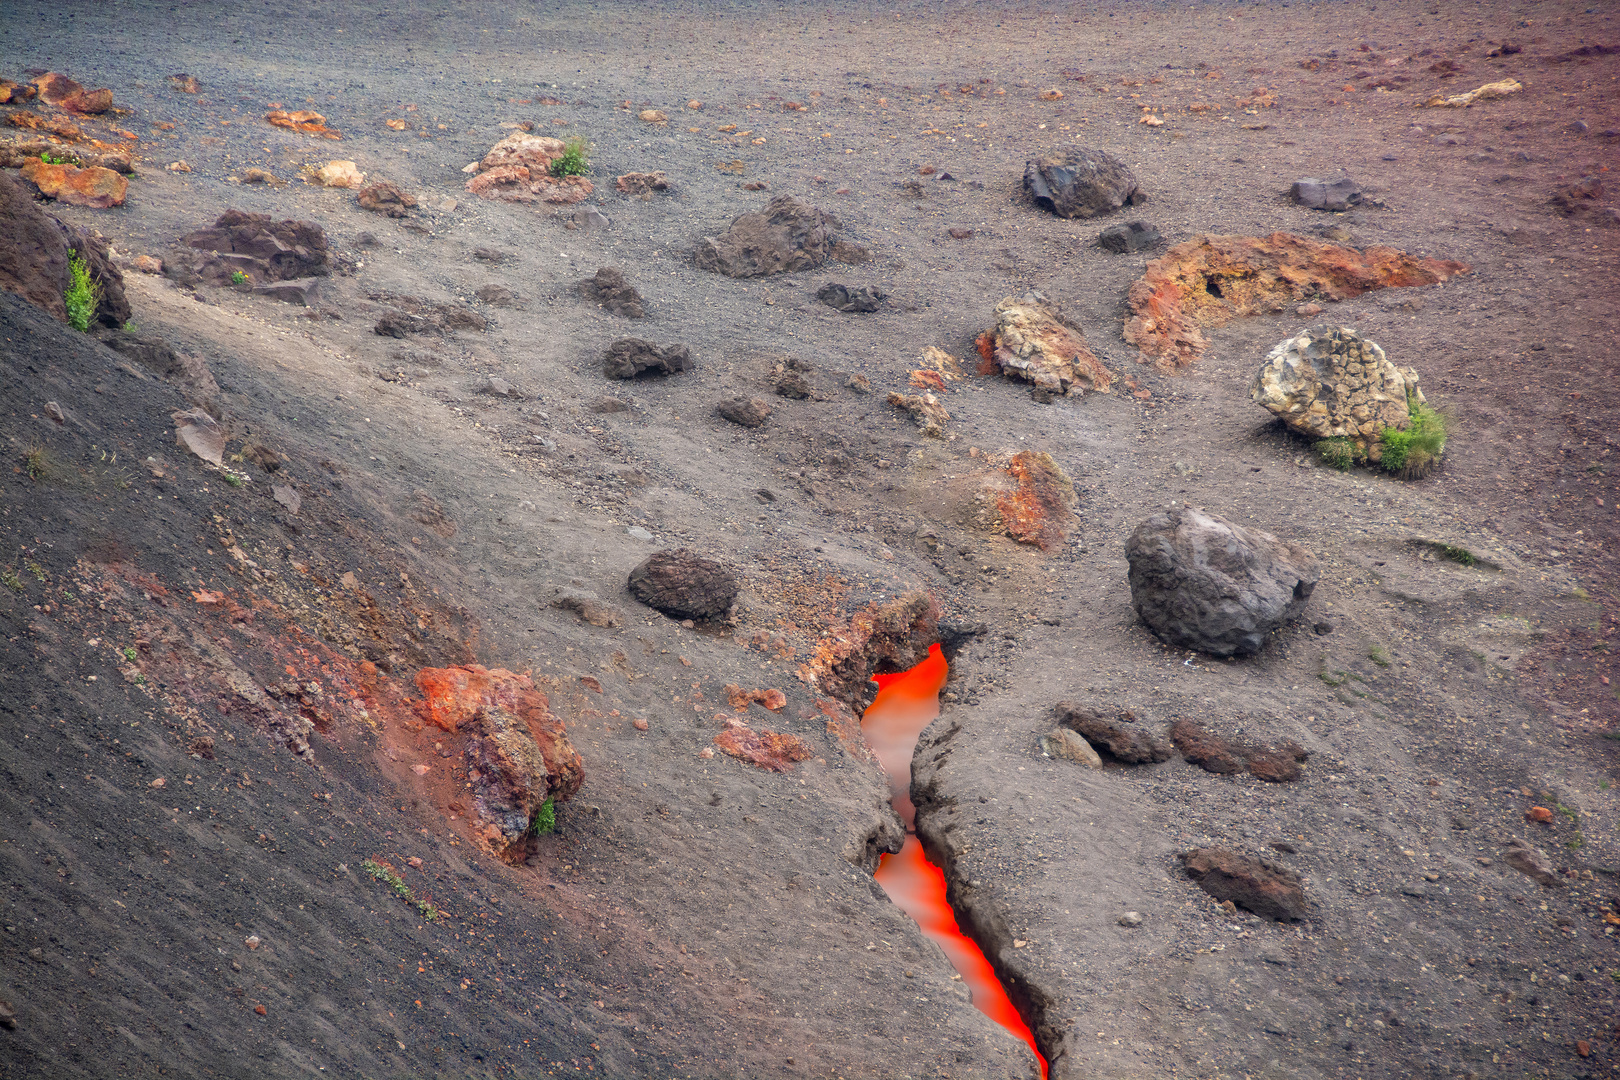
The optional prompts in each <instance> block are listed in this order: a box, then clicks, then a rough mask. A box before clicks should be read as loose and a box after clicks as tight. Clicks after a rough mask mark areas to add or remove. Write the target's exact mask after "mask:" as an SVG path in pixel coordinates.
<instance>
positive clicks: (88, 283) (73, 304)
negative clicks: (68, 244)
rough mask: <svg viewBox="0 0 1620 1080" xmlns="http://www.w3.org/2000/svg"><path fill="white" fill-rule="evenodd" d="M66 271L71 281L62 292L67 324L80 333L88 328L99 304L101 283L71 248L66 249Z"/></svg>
mask: <svg viewBox="0 0 1620 1080" xmlns="http://www.w3.org/2000/svg"><path fill="white" fill-rule="evenodd" d="M68 273H69V274H71V275H72V281H71V283H70V284H69V285H68V287H67V290H66V291H65V292H63V293H62V302H63V303H64V304H66V305H67V317H68V325H69V326H71V327H73V329H75V330H77V331H78V332H79V333H81V334H82V333H85V332H86V331H88V330H89V329H90V320H91V319H94V318H95V317H96V308H97V307H99V306H100V305H101V285H100V284H99V283H98V282H97V281H96V280H95V279H94V278H92V277H91V276H90V267H88V266H86V265H85V262H84V260H83V259H81V258H79V253H78V251H76V250H74V249H73V248H69V249H68Z"/></svg>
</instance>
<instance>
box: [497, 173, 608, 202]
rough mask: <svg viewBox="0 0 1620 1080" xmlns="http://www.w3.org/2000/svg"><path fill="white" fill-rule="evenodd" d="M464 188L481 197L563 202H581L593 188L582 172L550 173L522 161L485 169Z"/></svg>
mask: <svg viewBox="0 0 1620 1080" xmlns="http://www.w3.org/2000/svg"><path fill="white" fill-rule="evenodd" d="M466 188H467V190H468V191H469V192H471V193H472V194H474V195H477V196H478V197H479V198H480V199H490V200H494V201H500V202H521V203H529V202H548V203H557V204H560V205H564V206H566V205H569V204H571V203H577V202H583V201H584V200H585V199H587V198H589V197H590V194H591V192H592V191H594V190H595V188H593V187H592V186H591V182H590V181H589V180H587V179H585V178H584V177H583V176H551V175H549V174H547V173H541V172H535V171H534V170H532V169H530V168H528V167H527V166H525V165H501V166H498V167H496V168H493V169H488V170H485V171H484V172H481V173H479V174H478V175H477V176H474V177H473V178H472V179H471V180H468V181H467V184H466Z"/></svg>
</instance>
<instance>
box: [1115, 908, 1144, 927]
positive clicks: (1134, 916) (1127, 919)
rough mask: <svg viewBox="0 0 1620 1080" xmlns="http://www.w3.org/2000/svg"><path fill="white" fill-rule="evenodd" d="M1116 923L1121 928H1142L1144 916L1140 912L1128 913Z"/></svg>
mask: <svg viewBox="0 0 1620 1080" xmlns="http://www.w3.org/2000/svg"><path fill="white" fill-rule="evenodd" d="M1116 921H1117V922H1118V923H1119V925H1121V926H1141V925H1142V915H1141V913H1140V912H1136V911H1127V912H1126V913H1125V914H1123V915H1121V916H1120V917H1119V918H1118V920H1116Z"/></svg>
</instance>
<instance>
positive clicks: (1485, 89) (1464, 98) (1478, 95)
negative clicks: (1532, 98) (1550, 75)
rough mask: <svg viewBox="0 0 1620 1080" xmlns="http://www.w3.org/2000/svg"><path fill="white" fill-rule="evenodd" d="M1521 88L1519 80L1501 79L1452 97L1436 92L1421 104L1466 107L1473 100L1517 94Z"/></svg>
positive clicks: (1431, 106) (1488, 99)
mask: <svg viewBox="0 0 1620 1080" xmlns="http://www.w3.org/2000/svg"><path fill="white" fill-rule="evenodd" d="M1523 89H1524V84H1523V83H1521V82H1519V80H1517V79H1503V80H1501V81H1500V82H1493V83H1486V84H1485V85H1484V86H1480V87H1476V88H1475V89H1473V90H1470V91H1468V93H1466V94H1456V95H1454V96H1452V97H1446V96H1445V95H1443V94H1436V95H1435V96H1434V97H1432V98H1430V99H1429V100H1428V101H1425V102H1424V103H1423V104H1424V105H1426V106H1428V107H1430V108H1435V109H1466V108H1467V107H1468V106H1470V105H1472V104H1474V103H1475V102H1478V101H1492V100H1495V99H1496V98H1500V97H1507V96H1508V95H1509V94H1517V93H1518V92H1519V91H1520V90H1523Z"/></svg>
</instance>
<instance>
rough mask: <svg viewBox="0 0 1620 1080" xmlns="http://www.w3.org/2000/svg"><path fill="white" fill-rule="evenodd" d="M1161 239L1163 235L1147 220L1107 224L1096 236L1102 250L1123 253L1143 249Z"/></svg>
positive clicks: (1116, 253) (1117, 253)
mask: <svg viewBox="0 0 1620 1080" xmlns="http://www.w3.org/2000/svg"><path fill="white" fill-rule="evenodd" d="M1162 239H1164V237H1162V236H1160V235H1159V230H1158V229H1155V228H1154V227H1153V226H1151V225H1149V224H1148V223H1147V222H1145V221H1131V222H1127V223H1125V224H1124V225H1110V226H1108V228H1106V229H1104V230H1103V231H1102V235H1101V236H1099V237H1097V243H1098V244H1099V245H1101V247H1102V249H1103V250H1104V251H1112V252H1113V253H1114V254H1115V255H1124V254H1125V253H1126V252H1130V251H1145V250H1147V249H1148V248H1150V247H1152V246H1153V245H1154V244H1157V243H1158V242H1159V241H1160V240H1162Z"/></svg>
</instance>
